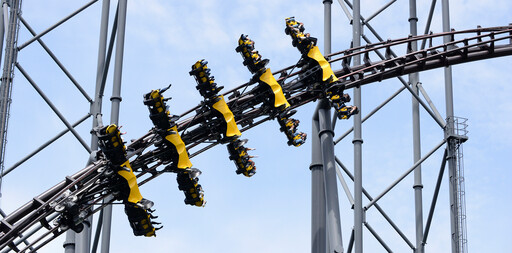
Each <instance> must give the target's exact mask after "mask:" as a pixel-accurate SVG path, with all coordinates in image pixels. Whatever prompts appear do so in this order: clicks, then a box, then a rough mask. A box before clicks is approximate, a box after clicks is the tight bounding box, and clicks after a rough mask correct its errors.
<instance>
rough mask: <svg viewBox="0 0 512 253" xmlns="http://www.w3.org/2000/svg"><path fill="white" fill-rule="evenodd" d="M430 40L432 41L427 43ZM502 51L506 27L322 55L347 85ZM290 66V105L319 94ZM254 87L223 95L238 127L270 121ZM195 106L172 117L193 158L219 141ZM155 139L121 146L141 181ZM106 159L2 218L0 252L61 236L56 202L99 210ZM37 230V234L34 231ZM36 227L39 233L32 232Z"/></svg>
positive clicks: (285, 73)
mask: <svg viewBox="0 0 512 253" xmlns="http://www.w3.org/2000/svg"><path fill="white" fill-rule="evenodd" d="M444 36H449V38H450V41H451V42H449V43H442V42H441V44H437V41H438V40H439V41H442V40H443V37H444ZM464 36H466V37H464ZM459 37H464V38H462V39H459ZM423 40H425V41H427V42H429V47H428V48H426V49H423V50H420V51H414V52H412V51H411V44H412V43H413V42H416V41H423ZM434 44H436V45H437V46H432V45H434ZM381 51H383V52H384V54H382V52H381ZM399 51H405V52H406V53H405V55H403V56H400V57H396V56H394V53H393V52H399ZM297 55H298V56H299V55H300V54H297ZM358 55H360V56H362V58H363V62H364V64H362V65H360V66H350V63H351V59H352V57H355V56H358ZM508 55H512V26H504V27H492V28H478V29H472V30H465V31H452V32H448V33H438V34H429V35H422V36H415V37H407V38H402V39H396V40H388V41H384V42H380V43H375V44H369V45H365V46H362V47H358V48H351V49H347V50H345V51H340V52H337V53H333V54H330V55H327V56H326V58H327V59H329V62H330V63H331V66H332V68H333V69H334V72H335V74H336V76H337V77H338V78H339V79H340V81H341V83H342V84H344V85H345V88H346V89H350V88H354V87H359V86H362V85H365V84H369V83H373V82H376V81H382V80H385V79H389V78H393V77H398V76H401V75H404V74H409V73H413V72H420V71H424V70H429V69H434V68H440V67H445V66H449V65H455V64H460V63H466V62H472V61H478V60H485V59H490V58H496V57H502V56H508ZM375 59H377V60H375ZM339 65H341V69H337V67H336V66H339ZM295 69H296V68H295V66H290V67H287V68H285V69H282V70H280V71H277V72H274V73H273V74H274V75H275V76H277V78H276V79H277V81H278V82H279V83H280V84H281V86H282V88H283V91H284V94H285V96H286V97H287V99H288V101H289V103H290V105H291V107H292V108H297V107H300V106H302V105H304V104H307V103H309V102H312V101H315V100H316V99H319V98H321V96H322V93H321V92H320V91H317V90H316V89H315V84H312V83H311V81H310V79H308V77H309V76H310V75H311V73H312V72H313V71H315V70H314V69H313V70H312V69H302V70H297V71H295V72H294V70H295ZM256 86H257V84H256V83H251V82H249V83H245V84H242V85H240V86H238V87H236V88H234V89H232V90H230V91H227V92H225V93H224V94H223V95H224V96H226V97H228V98H229V101H228V105H229V107H230V109H231V110H232V112H233V114H234V115H235V118H236V121H237V122H238V124H239V125H241V126H242V129H241V131H246V130H248V129H250V128H252V127H255V126H257V125H259V124H261V123H263V122H265V121H267V120H271V119H272V118H271V117H270V116H268V112H266V111H265V108H264V107H263V106H259V107H258V105H260V104H261V103H262V98H261V95H260V94H258V93H256V92H255V88H256ZM201 108H202V107H201V105H198V106H196V107H195V108H192V109H190V110H188V111H186V112H185V113H183V114H182V115H180V117H181V120H179V121H178V130H179V131H180V132H181V136H182V139H183V141H184V142H185V143H186V145H187V149H188V150H189V152H190V153H191V155H190V156H191V157H194V156H197V155H199V154H200V153H202V152H205V151H206V150H208V149H209V148H211V147H213V146H215V145H217V144H219V143H220V141H219V140H217V139H215V138H213V137H212V135H211V134H210V132H209V131H210V130H209V129H207V127H206V126H204V125H203V124H202V123H203V122H204V118H205V117H207V116H208V115H207V114H208V112H204V111H202V110H200V109H201ZM194 112H195V114H194ZM158 142H159V137H158V135H157V134H156V133H155V132H154V129H152V130H150V131H149V132H148V133H147V134H145V135H144V136H142V137H141V138H139V139H137V140H134V141H132V142H131V143H130V144H129V145H127V151H128V156H129V158H130V159H131V160H130V163H131V165H132V168H133V170H134V171H135V172H136V173H137V177H138V178H139V185H143V184H145V183H147V182H149V181H151V180H152V179H154V178H156V177H158V176H159V175H161V174H163V173H168V172H169V170H168V169H165V167H164V169H158V168H159V167H160V166H161V165H165V164H164V161H163V159H161V157H162V155H163V154H164V152H165V150H162V148H161V146H159V145H155V144H158ZM192 150H195V151H194V152H192ZM107 164H108V161H106V160H104V159H99V160H98V161H97V162H94V163H93V164H91V165H89V166H87V167H86V168H83V169H82V170H80V171H78V172H77V173H75V174H74V175H72V176H68V177H66V178H65V179H64V180H63V181H61V182H60V183H58V184H57V185H55V186H54V187H52V188H50V189H49V190H47V191H45V192H44V193H42V194H40V195H39V196H36V197H34V198H33V199H32V200H31V201H29V202H28V203H26V204H25V205H23V206H22V207H20V208H19V209H17V210H16V211H14V212H13V213H11V214H9V215H8V216H6V217H5V218H4V219H3V220H1V221H0V250H2V252H9V251H11V250H12V251H14V252H26V251H36V250H37V249H40V248H41V247H43V246H44V245H46V244H47V243H48V242H50V241H51V240H53V239H55V238H56V237H58V236H59V235H61V234H62V233H63V232H65V231H66V230H67V229H68V228H67V227H66V226H63V225H59V224H56V223H55V221H56V220H57V218H58V216H59V215H60V213H59V212H58V210H59V207H61V206H62V205H64V204H65V203H66V202H69V201H72V202H75V203H78V204H79V205H80V217H79V218H80V219H81V220H83V219H85V218H86V217H88V216H90V215H92V214H94V213H96V212H98V211H99V210H101V209H102V208H103V207H105V206H106V205H107V204H108V203H105V204H103V203H101V201H102V200H103V199H104V198H105V197H107V196H109V195H110V194H111V193H112V192H111V188H109V185H107V184H105V178H107V177H109V176H111V175H112V173H113V172H112V171H111V170H110V169H108V166H107ZM43 228H44V229H43ZM42 229H43V232H41V231H40V230H42ZM36 232H38V233H37V235H34V234H36ZM22 244H25V245H22Z"/></svg>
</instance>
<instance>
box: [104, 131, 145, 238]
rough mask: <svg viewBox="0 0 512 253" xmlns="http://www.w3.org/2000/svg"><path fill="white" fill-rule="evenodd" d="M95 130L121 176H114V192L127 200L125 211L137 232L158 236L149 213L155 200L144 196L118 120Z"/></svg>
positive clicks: (135, 232)
mask: <svg viewBox="0 0 512 253" xmlns="http://www.w3.org/2000/svg"><path fill="white" fill-rule="evenodd" d="M95 133H96V135H97V136H98V144H99V147H100V149H101V150H102V152H103V154H104V155H105V158H106V159H107V160H108V161H109V162H110V163H111V167H112V168H113V169H114V171H116V175H117V177H116V178H115V180H114V182H116V183H114V185H113V187H114V188H115V190H114V191H115V192H116V194H114V196H115V197H116V198H118V199H120V200H122V201H123V203H124V204H125V211H126V214H127V216H128V220H129V221H130V226H131V227H132V229H133V233H134V234H135V235H144V236H154V235H155V228H154V227H153V225H152V224H153V223H152V222H151V215H150V214H148V210H149V208H150V207H151V206H152V205H153V204H152V203H153V202H151V201H149V200H146V199H144V198H143V197H142V195H141V194H140V191H139V186H138V184H137V177H136V176H135V174H134V173H133V170H132V168H131V165H130V161H129V160H128V158H127V155H126V147H125V145H124V142H123V139H122V138H121V132H120V131H119V128H118V127H117V126H116V125H115V124H111V125H108V126H104V127H99V128H96V129H95ZM116 195H117V196H116Z"/></svg>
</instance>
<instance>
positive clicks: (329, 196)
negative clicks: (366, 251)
mask: <svg viewBox="0 0 512 253" xmlns="http://www.w3.org/2000/svg"><path fill="white" fill-rule="evenodd" d="M317 110H318V126H319V128H318V130H319V132H318V136H319V138H320V146H321V149H320V150H321V152H322V164H323V169H324V170H323V171H324V185H325V199H326V207H327V210H326V211H327V218H326V222H327V225H326V228H327V239H328V246H329V247H328V249H329V250H328V252H332V253H341V252H343V242H342V240H341V238H342V234H341V218H340V207H339V202H338V185H337V181H336V164H335V159H334V142H333V134H334V133H333V131H332V129H331V126H332V125H331V107H330V105H329V101H327V100H326V99H322V100H320V101H319V102H318V107H317Z"/></svg>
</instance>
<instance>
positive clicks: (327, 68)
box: [308, 46, 338, 83]
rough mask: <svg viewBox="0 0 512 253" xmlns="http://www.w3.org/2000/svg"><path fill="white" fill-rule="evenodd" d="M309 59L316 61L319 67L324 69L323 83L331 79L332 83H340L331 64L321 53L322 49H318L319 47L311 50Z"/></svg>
mask: <svg viewBox="0 0 512 253" xmlns="http://www.w3.org/2000/svg"><path fill="white" fill-rule="evenodd" d="M308 57H309V58H311V59H313V60H315V61H316V62H317V63H318V65H320V68H322V81H324V82H325V81H327V80H329V78H331V77H332V79H331V81H330V82H331V83H332V82H336V81H338V78H337V77H336V75H334V72H333V71H332V69H331V64H329V62H327V60H325V57H324V56H323V55H322V53H320V49H318V47H317V46H314V47H312V48H311V49H310V50H309V52H308Z"/></svg>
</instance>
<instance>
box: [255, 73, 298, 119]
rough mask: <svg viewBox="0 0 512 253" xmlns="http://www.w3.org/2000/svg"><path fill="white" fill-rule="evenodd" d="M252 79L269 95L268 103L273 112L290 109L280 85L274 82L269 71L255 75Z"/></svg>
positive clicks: (274, 79)
mask: <svg viewBox="0 0 512 253" xmlns="http://www.w3.org/2000/svg"><path fill="white" fill-rule="evenodd" d="M254 79H257V81H258V83H259V84H260V86H261V87H263V89H264V90H266V91H268V93H269V94H270V103H271V104H272V105H271V106H272V107H273V108H274V111H277V112H282V111H284V110H285V109H286V108H288V107H290V103H288V100H286V97H285V96H284V93H283V89H282V87H281V85H280V84H279V83H278V82H277V81H276V78H275V77H274V75H273V74H272V72H271V71H270V69H266V70H265V71H264V72H262V73H261V74H256V75H255V76H254V77H253V80H254Z"/></svg>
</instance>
